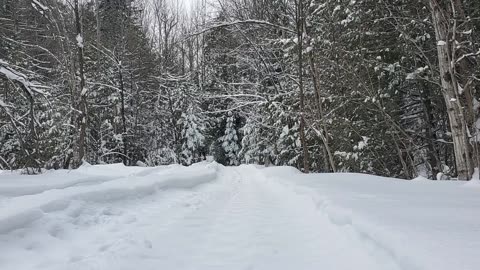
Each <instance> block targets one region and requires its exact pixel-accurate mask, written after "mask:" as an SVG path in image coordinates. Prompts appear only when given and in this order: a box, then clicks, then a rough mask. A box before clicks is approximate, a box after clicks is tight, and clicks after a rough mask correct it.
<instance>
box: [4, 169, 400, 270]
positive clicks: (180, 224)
mask: <svg viewBox="0 0 480 270" xmlns="http://www.w3.org/2000/svg"><path fill="white" fill-rule="evenodd" d="M75 188H79V187H71V188H70V189H75ZM80 188H81V187H80ZM353 266H354V267H355V269H368V270H375V269H382V270H390V269H392V270H394V269H395V270H399V269H402V268H401V267H400V266H399V265H398V264H397V262H396V261H395V260H394V259H393V258H392V257H391V256H390V255H389V254H388V252H385V251H384V250H383V249H381V248H378V247H376V246H375V245H374V244H372V243H370V242H369V241H368V240H366V239H363V238H362V237H361V236H360V235H358V234H356V233H355V232H353V231H349V230H345V228H342V227H341V226H339V225H337V224H335V223H334V222H332V221H331V218H329V217H328V216H327V215H326V214H325V213H322V211H321V209H320V208H319V207H318V205H317V204H316V203H315V201H314V200H312V199H311V197H309V196H306V195H302V194H301V193H297V192H295V191H294V189H292V188H291V187H288V186H287V185H284V184H281V183H280V182H278V181H275V180H274V179H272V178H268V177H266V176H265V175H264V173H263V172H262V170H260V169H257V168H256V167H254V166H241V167H238V168H223V167H222V168H220V169H219V170H218V175H217V178H216V180H214V181H212V182H209V183H206V184H205V183H203V184H201V185H199V186H196V187H194V188H191V189H190V188H189V189H175V190H168V192H166V191H165V192H156V193H154V194H146V195H145V196H139V197H133V198H129V199H127V200H112V201H110V200H106V201H98V202H92V201H85V200H73V201H72V202H70V203H69V204H68V207H66V208H61V209H60V210H59V211H49V212H48V213H45V214H44V215H43V216H42V217H41V218H39V219H37V220H35V221H34V222H33V223H31V224H27V225H25V226H24V227H23V228H21V229H17V230H15V231H13V232H10V233H8V234H0V269H2V270H9V269H12V270H13V269H25V270H27V269H49V270H54V269H58V270H60V269H62V270H63V269H82V270H84V269H116V270H117V269H125V270H127V269H138V270H140V269H141V270H149V269H152V270H153V269H192V270H193V269H195V270H199V269H230V270H233V269H265V270H270V269H272V270H279V269H303V270H306V269H336V270H341V269H352V267H353Z"/></svg>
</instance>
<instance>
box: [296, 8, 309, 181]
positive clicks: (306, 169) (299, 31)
mask: <svg viewBox="0 0 480 270" xmlns="http://www.w3.org/2000/svg"><path fill="white" fill-rule="evenodd" d="M296 2H297V3H296V4H297V5H296V7H297V40H298V88H299V90H300V141H301V143H302V148H303V170H304V172H305V173H308V172H309V171H310V168H309V157H308V147H307V140H306V136H305V115H304V114H305V96H304V89H303V33H304V31H303V25H304V20H305V18H304V11H303V0H297V1H296Z"/></svg>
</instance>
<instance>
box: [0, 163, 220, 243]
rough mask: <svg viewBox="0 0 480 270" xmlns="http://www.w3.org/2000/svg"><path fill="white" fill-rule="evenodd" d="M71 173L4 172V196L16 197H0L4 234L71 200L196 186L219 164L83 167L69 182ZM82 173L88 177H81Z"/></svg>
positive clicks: (105, 199) (210, 177) (0, 188)
mask: <svg viewBox="0 0 480 270" xmlns="http://www.w3.org/2000/svg"><path fill="white" fill-rule="evenodd" d="M127 171H128V172H130V175H126V176H124V177H121V178H119V176H120V174H121V173H125V172H127ZM132 171H133V173H132ZM68 173H69V172H67V171H59V172H52V173H49V174H45V175H42V176H18V175H11V176H9V177H8V179H4V176H2V177H1V178H0V182H2V183H3V184H2V186H0V196H11V195H15V196H16V197H12V198H7V199H3V200H2V201H0V234H2V233H6V232H8V231H11V230H14V229H18V228H20V227H22V226H25V225H26V224H28V223H30V222H32V221H34V220H36V219H38V218H40V217H42V216H43V214H44V213H48V212H53V211H59V210H63V209H65V208H67V207H68V205H69V204H70V202H71V201H73V200H85V201H91V202H108V201H114V200H120V199H122V200H124V199H128V198H136V197H137V198H138V197H142V196H148V195H151V194H153V193H155V192H159V191H161V190H165V189H188V188H193V187H195V186H198V185H201V184H204V183H207V182H210V181H213V180H214V179H215V178H216V175H217V165H216V164H211V165H209V166H203V167H198V166H197V167H180V166H167V167H158V168H148V169H145V168H143V170H140V169H132V168H127V167H124V166H123V165H118V164H116V165H102V166H84V167H82V168H80V169H79V170H78V171H75V172H74V174H73V175H72V176H73V177H72V178H73V179H69V180H66V179H67V178H66V177H65V176H66V174H68ZM82 175H90V176H89V177H81V176H82ZM94 175H96V176H94ZM106 175H110V176H106ZM75 177H77V178H76V179H75ZM34 178H36V179H35V180H34ZM62 180H64V181H62ZM34 181H37V183H34ZM93 183H95V185H93ZM79 184H81V185H79ZM86 184H88V185H86ZM39 192H40V193H39ZM25 194H33V195H25ZM20 195H25V196H20ZM0 198H1V197H0Z"/></svg>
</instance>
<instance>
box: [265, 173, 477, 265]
mask: <svg viewBox="0 0 480 270" xmlns="http://www.w3.org/2000/svg"><path fill="white" fill-rule="evenodd" d="M264 173H265V174H266V175H267V176H268V177H271V178H274V179H277V180H279V181H280V182H282V183H284V184H286V185H289V186H291V188H292V189H294V190H296V192H297V193H299V194H304V195H305V196H309V197H311V199H312V200H313V201H315V203H316V204H317V206H318V210H319V213H320V214H323V215H326V216H327V217H328V218H329V219H330V221H331V222H332V223H333V224H335V225H337V226H340V227H342V228H344V230H345V231H346V232H350V233H352V232H353V233H354V235H356V237H358V238H360V239H363V241H365V243H368V244H369V245H373V246H375V247H376V248H377V249H380V250H383V251H384V252H385V253H386V254H388V255H389V256H390V257H391V258H392V259H393V260H395V261H396V262H397V264H398V265H400V266H401V267H402V269H414V270H415V269H424V270H443V269H445V270H447V269H448V270H451V269H462V270H474V269H478V266H479V265H480V257H479V256H478V254H477V253H478V250H480V215H479V213H480V193H479V190H478V189H477V188H478V187H480V185H479V182H480V181H476V180H472V181H470V182H468V183H465V182H464V181H427V180H425V179H417V180H415V181H405V180H398V179H391V178H384V177H376V176H370V175H363V174H311V175H298V174H294V173H292V174H288V172H287V170H286V169H285V168H269V169H268V170H264Z"/></svg>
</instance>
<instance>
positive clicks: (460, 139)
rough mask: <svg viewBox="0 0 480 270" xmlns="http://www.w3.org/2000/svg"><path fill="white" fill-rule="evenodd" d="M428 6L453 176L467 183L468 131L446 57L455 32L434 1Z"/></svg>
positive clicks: (469, 174)
mask: <svg viewBox="0 0 480 270" xmlns="http://www.w3.org/2000/svg"><path fill="white" fill-rule="evenodd" d="M429 3H430V9H431V12H432V18H433V25H434V28H435V36H436V40H437V53H438V64H439V69H440V78H441V83H442V94H443V97H444V99H445V103H446V106H447V113H448V118H449V120H450V129H451V133H452V140H453V146H454V153H455V164H456V167H457V175H458V179H459V180H469V179H470V178H471V177H472V174H473V166H472V157H471V153H470V145H469V141H468V128H467V122H466V119H465V115H464V111H463V106H462V104H461V99H460V93H459V91H458V81H457V78H456V76H455V75H456V72H455V64H454V63H455V60H456V59H452V57H451V56H452V55H454V54H453V53H452V55H451V54H450V53H451V52H452V50H454V47H455V40H453V41H452V40H450V37H451V35H452V34H453V33H452V32H455V29H454V30H453V31H452V30H451V28H450V24H449V19H450V16H448V14H447V9H446V8H445V9H444V8H442V7H440V5H439V3H438V2H437V0H429ZM447 16H448V17H447Z"/></svg>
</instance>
